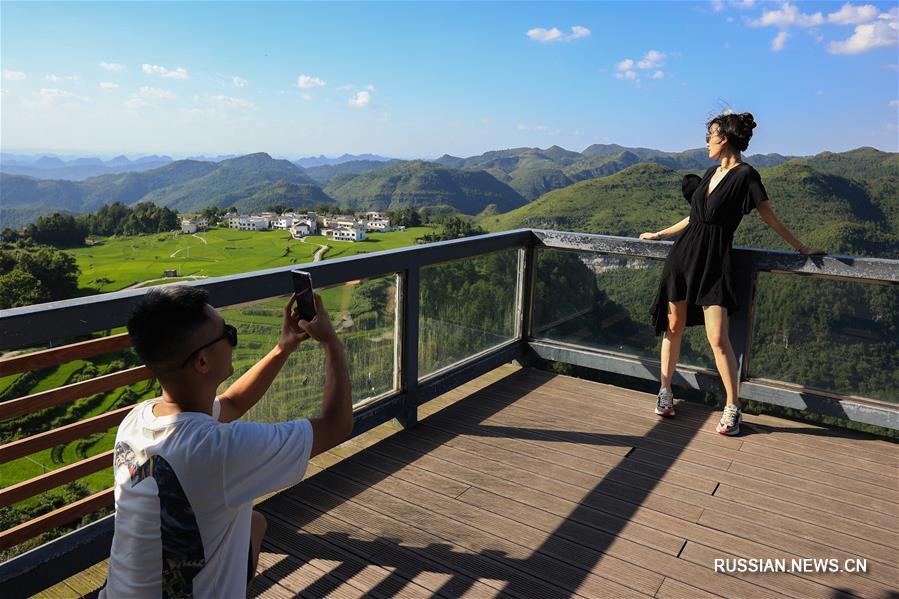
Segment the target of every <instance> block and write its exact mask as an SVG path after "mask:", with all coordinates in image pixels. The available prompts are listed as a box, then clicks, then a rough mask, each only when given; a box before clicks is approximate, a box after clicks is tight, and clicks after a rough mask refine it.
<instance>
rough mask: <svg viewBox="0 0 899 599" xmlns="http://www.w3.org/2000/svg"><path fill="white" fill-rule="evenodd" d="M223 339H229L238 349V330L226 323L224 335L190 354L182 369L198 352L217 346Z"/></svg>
mask: <svg viewBox="0 0 899 599" xmlns="http://www.w3.org/2000/svg"><path fill="white" fill-rule="evenodd" d="M222 339H227V340H228V343H230V344H231V347H237V329H236V328H234V327H233V326H231V325H230V324H228V323H227V322H226V323H225V332H224V333H222V334H221V335H219V336H218V337H216V338H215V339H213V340H212V341H210V342H209V343H207V344H206V345H203V346H201V347H198V348H197V349H195V350H194V351H192V352H190V355H189V356H187V359H186V360H184V363H183V364H182V365H181V368H184V367H185V366H187V363H188V362H190V360H191V358H193V357H194V356H195V355H196V354H197V352H198V351H200V350H203V349H206V348H207V347H209V346H210V345H215V344H216V343H218V342H219V341H221V340H222Z"/></svg>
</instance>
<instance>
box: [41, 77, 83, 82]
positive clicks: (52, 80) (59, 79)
mask: <svg viewBox="0 0 899 599" xmlns="http://www.w3.org/2000/svg"><path fill="white" fill-rule="evenodd" d="M45 79H46V80H47V81H51V82H53V83H59V82H60V81H73V82H75V83H81V75H64V76H62V77H60V76H59V75H47V76H46V77H45Z"/></svg>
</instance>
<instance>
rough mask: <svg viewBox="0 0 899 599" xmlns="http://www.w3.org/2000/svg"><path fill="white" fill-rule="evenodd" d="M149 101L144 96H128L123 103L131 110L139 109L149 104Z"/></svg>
mask: <svg viewBox="0 0 899 599" xmlns="http://www.w3.org/2000/svg"><path fill="white" fill-rule="evenodd" d="M149 105H150V104H149V102H147V101H146V100H144V99H142V98H128V99H127V100H125V101H124V102H123V103H122V106H124V107H125V108H127V109H129V110H138V109H140V108H145V107H147V106H149Z"/></svg>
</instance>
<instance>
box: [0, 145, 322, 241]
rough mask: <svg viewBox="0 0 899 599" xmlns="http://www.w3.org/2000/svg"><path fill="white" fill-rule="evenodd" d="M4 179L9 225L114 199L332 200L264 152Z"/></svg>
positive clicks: (1, 202)
mask: <svg viewBox="0 0 899 599" xmlns="http://www.w3.org/2000/svg"><path fill="white" fill-rule="evenodd" d="M0 183H2V185H0V206H2V207H3V210H2V212H0V226H3V227H7V226H12V227H17V226H21V225H23V224H25V223H26V222H29V220H31V219H33V218H36V217H37V216H39V215H41V214H50V213H53V212H71V213H76V214H77V213H83V212H92V211H94V210H97V209H98V208H99V207H100V206H103V205H104V204H111V203H113V202H122V203H123V204H126V205H133V204H136V203H138V202H153V203H154V204H157V205H159V206H168V207H170V208H174V209H177V210H180V211H182V212H189V211H196V210H200V209H202V208H205V207H206V206H210V205H215V206H220V207H229V206H236V207H237V208H238V209H239V210H247V211H248V210H251V209H254V208H256V207H258V206H257V205H258V204H259V203H260V202H262V203H263V206H267V205H270V204H285V205H288V206H294V207H296V208H302V207H310V206H313V205H315V204H316V203H321V202H329V201H331V200H330V199H329V198H328V197H327V195H326V194H324V192H322V191H321V188H320V187H318V185H317V184H316V183H315V181H313V180H312V179H311V178H310V177H309V176H308V175H306V174H305V172H304V171H303V169H302V168H300V167H298V166H297V165H295V164H293V163H291V162H289V161H287V160H275V159H273V158H272V157H271V156H269V155H268V154H264V153H258V154H249V155H247V156H241V157H239V158H232V159H229V160H223V161H221V162H204V161H198V160H178V161H176V162H172V163H170V164H167V165H165V166H162V167H160V168H156V169H152V170H148V171H143V172H137V173H125V174H120V175H103V176H100V177H92V178H90V179H86V180H84V181H63V180H39V179H34V178H31V177H24V176H20V175H6V174H0ZM26 219H27V220H26Z"/></svg>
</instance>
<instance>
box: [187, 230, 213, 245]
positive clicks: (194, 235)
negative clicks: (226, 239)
mask: <svg viewBox="0 0 899 599" xmlns="http://www.w3.org/2000/svg"><path fill="white" fill-rule="evenodd" d="M191 237H196V238H197V239H199V240H200V241H202V242H203V245H209V244H208V243H206V238H205V237H200V236H199V235H197V234H196V233H194V234H193V235H191Z"/></svg>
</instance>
